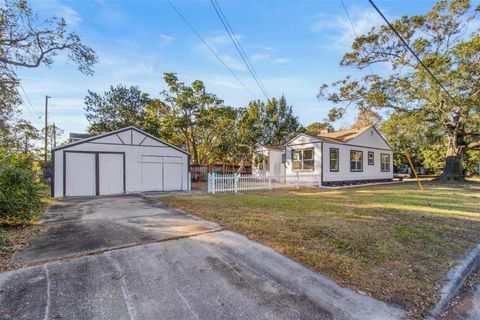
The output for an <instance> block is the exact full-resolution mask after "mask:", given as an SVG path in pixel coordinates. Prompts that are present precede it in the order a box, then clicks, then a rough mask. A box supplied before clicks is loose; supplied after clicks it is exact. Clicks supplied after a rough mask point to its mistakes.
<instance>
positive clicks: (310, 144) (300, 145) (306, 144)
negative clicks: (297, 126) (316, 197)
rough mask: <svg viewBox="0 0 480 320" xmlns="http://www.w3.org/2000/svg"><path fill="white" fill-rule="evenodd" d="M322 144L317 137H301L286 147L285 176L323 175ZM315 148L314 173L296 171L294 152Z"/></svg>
mask: <svg viewBox="0 0 480 320" xmlns="http://www.w3.org/2000/svg"><path fill="white" fill-rule="evenodd" d="M321 145H322V142H321V141H320V140H319V139H316V138H315V137H311V136H308V135H300V136H298V137H297V138H295V139H294V140H292V141H290V142H289V143H288V144H287V145H286V163H285V174H286V175H287V176H291V175H296V174H297V172H298V174H299V175H321V172H322V150H321ZM310 148H313V149H314V150H313V160H314V161H313V171H294V170H293V167H292V165H293V163H292V150H298V149H310Z"/></svg>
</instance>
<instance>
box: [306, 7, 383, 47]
mask: <svg viewBox="0 0 480 320" xmlns="http://www.w3.org/2000/svg"><path fill="white" fill-rule="evenodd" d="M348 12H349V15H350V18H351V19H352V23H353V25H354V27H355V32H356V33H357V34H358V35H363V34H366V33H368V32H369V31H370V30H371V29H372V28H373V27H377V26H380V25H382V24H383V20H382V19H381V17H380V16H379V15H378V14H376V13H375V12H374V11H373V10H370V9H365V8H361V7H358V6H351V7H350V8H348ZM309 18H310V19H312V20H314V22H313V23H312V24H311V25H310V31H312V32H314V33H322V34H325V33H326V34H328V35H327V36H326V37H327V39H329V40H330V43H329V44H328V45H322V47H326V46H329V47H331V46H332V45H333V48H334V49H340V50H345V49H347V50H348V49H350V48H351V45H352V43H353V40H354V39H355V32H354V30H353V28H352V25H351V24H350V21H349V20H348V18H347V16H346V15H345V14H343V15H335V16H326V15H324V14H319V15H314V16H311V17H309Z"/></svg>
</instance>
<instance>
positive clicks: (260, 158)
mask: <svg viewBox="0 0 480 320" xmlns="http://www.w3.org/2000/svg"><path fill="white" fill-rule="evenodd" d="M254 165H255V167H256V168H257V169H258V170H269V169H270V157H269V156H268V154H263V153H258V154H256V156H255V162H254Z"/></svg>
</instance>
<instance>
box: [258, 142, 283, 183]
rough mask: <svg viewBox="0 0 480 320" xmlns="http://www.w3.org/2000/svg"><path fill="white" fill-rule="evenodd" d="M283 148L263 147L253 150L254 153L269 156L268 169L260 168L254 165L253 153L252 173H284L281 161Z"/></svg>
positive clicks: (276, 174)
mask: <svg viewBox="0 0 480 320" xmlns="http://www.w3.org/2000/svg"><path fill="white" fill-rule="evenodd" d="M283 153H284V151H283V150H273V149H268V148H265V147H262V148H259V149H257V150H255V154H263V155H268V156H269V168H268V170H260V169H258V168H256V167H255V165H254V164H255V155H254V158H253V159H252V163H253V167H252V173H253V175H256V176H266V175H272V176H283V175H284V174H285V165H284V164H283V163H282V155H283Z"/></svg>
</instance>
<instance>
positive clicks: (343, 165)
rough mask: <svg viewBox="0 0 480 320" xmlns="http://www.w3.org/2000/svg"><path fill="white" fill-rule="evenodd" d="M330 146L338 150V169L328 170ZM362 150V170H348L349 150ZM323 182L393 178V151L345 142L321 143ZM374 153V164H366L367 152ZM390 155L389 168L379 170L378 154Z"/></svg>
mask: <svg viewBox="0 0 480 320" xmlns="http://www.w3.org/2000/svg"><path fill="white" fill-rule="evenodd" d="M330 148H337V149H338V151H339V156H338V157H339V170H338V172H332V171H330ZM351 150H356V151H363V171H361V172H352V171H350V151H351ZM323 151H324V154H323V168H324V171H323V180H322V181H323V183H328V182H339V181H357V180H388V179H393V152H392V151H391V150H387V149H378V148H369V147H358V146H356V145H355V146H352V145H347V144H336V143H329V142H324V143H323ZM369 151H371V152H373V154H374V164H373V165H369V164H368V152H369ZM382 153H387V154H389V155H390V170H389V172H382V171H381V170H380V154H382Z"/></svg>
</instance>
